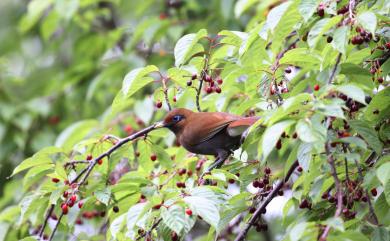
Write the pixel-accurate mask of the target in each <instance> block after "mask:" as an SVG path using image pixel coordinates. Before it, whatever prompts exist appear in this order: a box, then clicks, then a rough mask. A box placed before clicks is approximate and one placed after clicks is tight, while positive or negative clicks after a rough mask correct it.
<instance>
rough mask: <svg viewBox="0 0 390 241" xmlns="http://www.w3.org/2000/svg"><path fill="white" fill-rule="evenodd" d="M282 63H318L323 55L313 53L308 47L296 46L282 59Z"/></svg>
mask: <svg viewBox="0 0 390 241" xmlns="http://www.w3.org/2000/svg"><path fill="white" fill-rule="evenodd" d="M279 62H280V64H291V65H298V66H303V65H305V64H313V65H317V64H320V62H321V56H319V55H316V54H313V53H312V52H311V51H310V50H309V49H307V48H295V49H291V50H289V51H287V52H286V53H285V54H284V55H283V57H282V58H281V59H280V61H279Z"/></svg>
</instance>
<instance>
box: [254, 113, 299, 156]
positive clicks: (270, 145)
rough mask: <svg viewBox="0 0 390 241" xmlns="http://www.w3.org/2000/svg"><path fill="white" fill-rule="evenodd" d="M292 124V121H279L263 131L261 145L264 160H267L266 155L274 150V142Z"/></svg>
mask: <svg viewBox="0 0 390 241" xmlns="http://www.w3.org/2000/svg"><path fill="white" fill-rule="evenodd" d="M292 124H294V121H292V120H286V121H281V122H278V123H276V124H274V125H272V126H271V127H268V128H267V129H266V130H265V132H264V135H263V139H262V144H261V148H262V151H263V152H262V154H263V158H264V160H265V159H267V157H268V155H269V154H270V153H271V151H272V150H273V149H274V147H275V145H276V142H277V141H278V139H279V137H280V136H281V135H282V133H283V132H284V131H285V130H286V129H287V128H288V127H290V126H291V125H292Z"/></svg>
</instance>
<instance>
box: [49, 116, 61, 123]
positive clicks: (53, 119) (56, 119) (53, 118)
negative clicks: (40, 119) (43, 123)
mask: <svg viewBox="0 0 390 241" xmlns="http://www.w3.org/2000/svg"><path fill="white" fill-rule="evenodd" d="M59 122H60V117H59V116H57V115H53V116H50V117H49V124H50V125H57V124H58V123H59Z"/></svg>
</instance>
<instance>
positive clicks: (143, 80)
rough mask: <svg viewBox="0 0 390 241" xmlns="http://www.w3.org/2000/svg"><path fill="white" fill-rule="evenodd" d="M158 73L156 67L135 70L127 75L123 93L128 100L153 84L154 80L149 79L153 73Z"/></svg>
mask: <svg viewBox="0 0 390 241" xmlns="http://www.w3.org/2000/svg"><path fill="white" fill-rule="evenodd" d="M156 71H158V68H157V67H156V66H154V65H148V66H146V67H142V68H137V69H133V70H132V71H130V72H129V73H128V74H126V76H125V78H124V79H123V84H122V92H123V94H124V96H126V97H127V98H128V97H130V96H132V95H133V94H135V93H136V92H137V91H138V90H140V89H142V88H143V87H145V86H146V85H147V84H149V83H151V82H153V78H151V77H147V75H148V74H150V73H151V72H156Z"/></svg>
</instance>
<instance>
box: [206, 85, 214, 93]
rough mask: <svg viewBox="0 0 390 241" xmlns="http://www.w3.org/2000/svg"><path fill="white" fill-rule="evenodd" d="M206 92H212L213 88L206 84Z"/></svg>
mask: <svg viewBox="0 0 390 241" xmlns="http://www.w3.org/2000/svg"><path fill="white" fill-rule="evenodd" d="M206 92H207V94H211V92H213V88H211V87H210V86H208V87H207V88H206Z"/></svg>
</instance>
